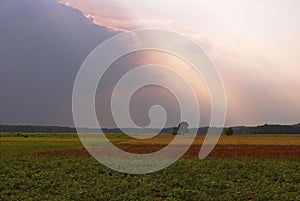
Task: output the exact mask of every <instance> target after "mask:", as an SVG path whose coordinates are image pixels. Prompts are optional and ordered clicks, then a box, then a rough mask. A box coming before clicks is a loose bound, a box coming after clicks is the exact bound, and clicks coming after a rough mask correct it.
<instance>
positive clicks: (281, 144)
mask: <svg viewBox="0 0 300 201" xmlns="http://www.w3.org/2000/svg"><path fill="white" fill-rule="evenodd" d="M173 138H174V136H157V137H155V138H152V139H149V140H139V139H130V140H127V141H122V142H119V143H116V146H118V147H119V148H120V149H122V150H124V151H127V152H130V153H136V154H147V153H153V152H156V151H158V150H160V149H162V148H164V147H165V146H166V145H167V144H168V143H169V142H170V141H171V140H172V139H173ZM203 140H204V136H198V137H197V139H196V140H195V141H194V143H193V145H192V146H191V147H190V148H189V149H188V151H187V152H186V153H185V154H184V157H185V158H195V157H197V156H198V153H199V150H200V148H201V145H202V143H203ZM183 143H184V142H182V144H183ZM180 145H181V143H179V144H178V146H180ZM176 146H177V145H176ZM101 151H104V152H105V151H107V152H109V151H108V150H101ZM34 155H38V156H84V157H88V156H89V153H88V152H87V151H86V150H85V149H84V148H82V149H67V150H56V151H43V152H38V153H35V154H34ZM108 155H109V153H108ZM209 158H260V159H267V158H268V159H287V160H299V159H300V137H296V136H278V137H276V136H270V137H268V136H261V137H260V136H255V137H245V136H230V137H227V136H222V137H221V139H220V141H219V143H218V144H217V146H216V147H215V148H214V150H213V151H212V153H211V154H210V155H209Z"/></svg>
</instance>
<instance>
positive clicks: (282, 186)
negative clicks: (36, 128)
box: [0, 133, 300, 200]
mask: <svg viewBox="0 0 300 201" xmlns="http://www.w3.org/2000/svg"><path fill="white" fill-rule="evenodd" d="M108 137H109V139H110V140H111V141H112V142H113V143H114V144H116V145H117V146H118V147H120V148H121V149H123V150H126V151H128V152H133V153H149V152H153V151H156V150H159V149H160V148H162V147H164V146H166V144H167V143H169V142H170V141H171V140H172V137H173V136H170V135H160V136H158V137H155V138H153V139H151V140H136V139H130V138H128V137H125V136H124V135H109V136H108ZM203 139H204V136H198V137H197V139H196V140H195V142H194V144H193V145H192V146H191V148H190V149H189V150H188V151H187V153H186V154H185V155H184V156H183V158H182V159H180V160H179V161H177V162H176V163H175V164H173V165H172V166H170V167H168V168H166V169H164V170H162V171H159V172H155V173H152V174H146V175H129V174H125V173H119V172H115V171H113V170H110V169H108V168H106V167H105V166H103V165H101V164H100V163H98V162H97V161H96V160H95V159H93V158H92V157H91V156H90V155H89V154H88V153H87V152H86V150H85V149H84V147H83V146H82V145H81V143H80V140H79V138H78V137H77V135H75V134H25V133H19V134H17V133H2V134H1V137H0V161H1V163H0V177H1V182H0V200H300V193H299V192H300V173H299V169H300V137H298V136H297V135H276V136H275V135H259V136H253V135H244V136H222V137H221V139H220V141H219V143H218V145H217V146H216V148H215V149H214V151H213V152H212V153H211V154H210V156H209V157H208V158H207V159H205V160H199V159H197V154H198V151H199V149H200V146H201V144H202V142H203Z"/></svg>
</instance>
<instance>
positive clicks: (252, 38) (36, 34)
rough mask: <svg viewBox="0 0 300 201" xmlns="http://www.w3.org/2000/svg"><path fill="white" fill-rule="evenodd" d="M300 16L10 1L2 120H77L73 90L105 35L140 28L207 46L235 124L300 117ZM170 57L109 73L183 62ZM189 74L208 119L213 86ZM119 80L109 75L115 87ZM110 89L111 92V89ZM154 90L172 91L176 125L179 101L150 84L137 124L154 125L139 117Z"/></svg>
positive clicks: (4, 22)
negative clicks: (209, 89)
mask: <svg viewBox="0 0 300 201" xmlns="http://www.w3.org/2000/svg"><path fill="white" fill-rule="evenodd" d="M25 8H26V9H25ZM299 19H300V2H299V1H297V0H286V1H280V0H272V1H271V0H269V1H267V0H264V1H262V0H244V1H238V0H229V1H221V0H212V1H204V0H203V1H202V0H191V1H182V0H164V1H161V0H138V1H133V0H119V1H116V0H109V1H108V0H96V1H95V0H85V1H83V0H61V1H60V2H59V3H58V2H56V1H55V0H43V1H38V0H27V1H21V0H3V1H1V2H0V44H1V47H0V51H1V54H0V73H1V74H0V78H1V80H0V123H5V124H46V125H72V111H71V95H72V86H73V83H74V79H75V76H76V73H77V71H78V69H79V67H80V65H81V63H82V61H83V60H84V58H85V57H86V56H87V55H88V54H89V52H90V51H91V50H93V49H94V48H95V47H96V46H97V45H99V44H100V43H101V42H103V41H104V40H105V39H107V38H109V37H111V36H113V35H116V34H118V33H121V32H125V31H130V30H132V29H137V28H164V29H169V30H172V31H176V32H179V33H181V34H184V35H186V36H187V37H190V38H192V39H193V40H195V41H196V42H198V44H200V45H201V47H203V48H204V49H205V50H206V52H207V53H208V54H209V55H210V56H211V58H212V59H213V61H214V62H215V63H216V65H217V67H218V70H219V72H220V75H221V76H222V78H223V81H224V86H225V90H226V95H227V102H228V114H227V120H226V124H227V125H256V124H264V123H284V124H293V123H297V122H300V115H299V112H300V104H299V102H300V80H299V75H300V61H299V56H300V38H299V35H300V22H299ZM168 57H169V56H168V55H158V54H157V53H153V52H152V53H151V52H150V53H149V52H148V53H144V54H143V55H138V54H137V55H133V56H132V58H128V59H127V60H126V59H123V61H122V60H120V61H118V62H117V63H116V64H115V66H112V70H111V72H110V73H111V76H110V77H114V78H115V81H116V80H117V78H118V77H120V75H121V74H122V72H123V71H124V69H127V70H128V69H130V68H131V67H132V66H133V65H141V64H143V63H145V62H146V61H149V60H151V61H152V62H153V61H155V62H158V63H163V64H168V65H171V66H174V68H178V66H181V67H182V68H184V64H183V63H180V62H181V61H179V60H178V61H177V60H174V59H170V58H168ZM171 61H172V62H171ZM120 66H122V70H120V69H119V68H120ZM118 69H119V70H118ZM108 73H109V72H108ZM187 77H188V79H190V80H192V82H193V83H194V85H193V87H194V88H196V89H198V93H197V95H198V98H199V99H201V100H202V101H200V102H201V103H200V105H202V108H204V109H203V110H202V112H203V114H204V115H203V116H204V118H203V123H202V124H203V125H205V124H207V123H208V121H209V109H207V108H208V107H209V106H207V105H209V104H208V103H209V101H208V99H207V95H208V94H207V91H206V90H205V87H204V86H203V83H201V81H199V85H197V84H195V83H197V82H196V78H193V75H188V76H187ZM115 81H107V82H106V88H107V89H110V88H111V87H112V86H113V84H115ZM197 87H198V88H197ZM147 91H148V92H147ZM103 93H104V94H105V93H107V94H109V93H110V92H109V90H107V91H106V90H105V87H104V91H103ZM103 93H102V95H100V92H99V98H98V101H97V102H98V103H99V106H98V107H97V110H98V111H99V114H102V115H99V116H100V117H99V119H100V121H102V123H103V126H107V127H113V126H114V124H113V122H112V117H111V114H110V113H109V111H108V109H109V107H108V106H107V102H108V101H107V100H105V99H107V98H103V97H109V96H108V95H107V96H103ZM155 93H157V94H163V96H162V97H165V98H163V99H161V100H160V101H161V102H160V103H161V104H162V105H168V107H169V108H168V109H167V110H168V111H169V113H168V114H170V116H174V118H171V119H170V121H169V122H167V123H168V126H170V125H173V124H176V122H177V121H178V120H179V119H178V118H177V117H176V114H177V113H178V111H177V109H176V108H177V107H178V105H177V103H176V101H174V100H173V99H174V97H173V98H172V97H171V95H170V94H169V95H168V93H167V92H163V91H161V90H159V89H157V90H155V89H151V88H149V89H146V91H144V92H140V96H139V97H136V98H133V102H134V101H136V103H135V104H134V105H138V106H139V108H142V109H138V110H137V109H135V110H134V111H136V120H137V123H138V124H140V125H144V124H147V118H144V117H145V114H139V113H141V111H142V112H143V113H145V108H149V107H150V105H151V104H154V103H155V104H158V102H159V100H154V99H153V101H152V102H151V101H143V100H149V97H148V96H149V94H150V96H151V97H152V94H155ZM102 99H103V100H102ZM168 100H169V101H168ZM141 102H144V104H141ZM145 102H146V103H145ZM100 103H101V104H100ZM103 114H104V115H103ZM133 116H134V115H133ZM133 119H134V118H133ZM143 119H145V121H144V120H143ZM139 121H140V122H139ZM145 122H146V123H145Z"/></svg>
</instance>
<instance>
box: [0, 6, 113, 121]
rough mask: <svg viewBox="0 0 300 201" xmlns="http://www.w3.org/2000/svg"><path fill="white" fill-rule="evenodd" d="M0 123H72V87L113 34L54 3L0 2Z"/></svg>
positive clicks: (79, 13) (72, 10)
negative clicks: (86, 61) (83, 67)
mask: <svg viewBox="0 0 300 201" xmlns="http://www.w3.org/2000/svg"><path fill="white" fill-rule="evenodd" d="M0 26H1V27H0V53H1V54H0V123H6V124H50V125H72V111H71V106H72V104H71V103H72V99H71V98H72V88H73V83H74V80H75V76H76V73H77V71H78V69H79V67H80V65H81V63H82V62H83V60H84V59H85V57H86V56H87V55H88V54H89V52H90V51H91V50H93V49H94V48H95V47H96V46H97V45H99V44H100V43H101V42H102V41H104V40H105V39H107V38H109V37H110V36H112V35H113V34H115V33H112V32H110V31H108V30H107V29H106V28H103V27H100V26H96V25H94V24H93V23H92V22H90V21H89V20H88V19H86V18H85V17H84V16H83V15H82V13H81V12H79V11H78V10H75V9H72V8H69V7H66V6H63V5H61V4H58V3H57V2H56V1H54V0H43V1H40V0H26V1H23V0H1V2H0Z"/></svg>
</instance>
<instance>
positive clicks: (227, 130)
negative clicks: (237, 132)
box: [224, 127, 234, 136]
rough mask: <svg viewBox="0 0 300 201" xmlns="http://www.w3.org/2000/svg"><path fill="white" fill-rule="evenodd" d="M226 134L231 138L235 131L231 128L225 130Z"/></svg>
mask: <svg viewBox="0 0 300 201" xmlns="http://www.w3.org/2000/svg"><path fill="white" fill-rule="evenodd" d="M224 134H225V135H227V136H230V135H233V134H234V131H233V129H232V128H231V127H229V128H225V130H224Z"/></svg>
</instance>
